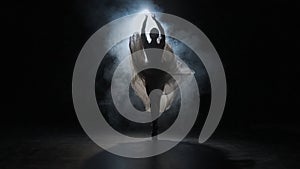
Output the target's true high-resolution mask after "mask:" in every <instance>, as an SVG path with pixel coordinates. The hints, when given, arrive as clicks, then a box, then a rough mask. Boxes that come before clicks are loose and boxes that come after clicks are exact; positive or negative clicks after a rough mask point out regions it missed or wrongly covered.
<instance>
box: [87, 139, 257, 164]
mask: <svg viewBox="0 0 300 169" xmlns="http://www.w3.org/2000/svg"><path fill="white" fill-rule="evenodd" d="M128 144H132V145H133V144H135V143H128ZM133 147H136V144H135V145H133ZM253 165H254V162H252V161H251V160H246V161H233V160H230V159H228V158H227V156H226V154H225V153H224V152H223V151H221V150H219V149H216V148H213V147H210V146H207V145H200V144H192V143H184V142H181V143H179V144H178V145H177V146H175V147H174V148H173V149H171V150H169V151H167V152H165V153H163V154H160V155H158V156H154V157H148V158H139V159H137V158H126V157H121V156H117V155H114V154H111V153H109V152H107V151H101V152H99V153H98V154H96V155H94V156H93V157H91V158H90V159H88V160H87V161H86V162H85V164H84V165H83V169H100V168H101V169H196V168H197V169H199V168H201V169H240V168H252V167H251V166H253Z"/></svg>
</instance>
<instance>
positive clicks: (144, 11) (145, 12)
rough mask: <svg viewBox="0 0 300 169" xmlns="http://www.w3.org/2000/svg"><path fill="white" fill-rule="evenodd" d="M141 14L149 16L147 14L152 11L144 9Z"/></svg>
mask: <svg viewBox="0 0 300 169" xmlns="http://www.w3.org/2000/svg"><path fill="white" fill-rule="evenodd" d="M141 13H143V14H146V15H147V14H150V11H149V10H148V9H144V10H142V11H141Z"/></svg>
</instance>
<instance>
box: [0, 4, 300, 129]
mask: <svg viewBox="0 0 300 169" xmlns="http://www.w3.org/2000/svg"><path fill="white" fill-rule="evenodd" d="M136 2H138V1H136ZM131 3H134V2H126V1H109V0H105V1H96V0H92V1H79V0H77V1H37V2H20V3H18V4H9V5H7V7H6V8H5V10H4V11H2V12H3V14H4V18H5V22H7V23H5V25H4V28H6V29H7V30H5V31H4V32H3V36H4V38H2V39H3V41H4V42H5V44H6V45H7V46H6V45H4V51H5V53H2V54H3V56H2V58H4V59H5V60H6V59H8V61H4V62H2V64H3V67H2V68H4V70H3V73H4V77H7V80H6V81H3V83H4V85H5V86H6V87H5V88H2V90H3V91H4V93H5V94H7V95H5V96H4V98H5V99H6V100H8V103H6V102H5V104H4V107H5V108H7V109H3V110H2V111H1V125H3V127H2V129H3V131H11V130H12V129H15V130H19V129H28V130H29V131H31V130H35V129H37V128H39V129H40V128H57V129H59V130H61V129H75V130H81V127H80V125H79V123H78V120H77V117H76V114H75V112H74V108H73V103H72V93H71V88H72V73H73V68H74V65H75V61H76V58H77V56H78V54H79V52H80V50H81V48H82V46H83V45H84V43H85V42H86V41H87V39H88V38H89V37H90V36H91V35H92V34H93V33H94V32H95V31H96V30H98V29H99V28H100V27H101V26H103V25H104V24H106V23H108V22H109V21H111V20H112V19H114V18H115V17H118V16H117V15H113V12H114V11H116V13H119V11H124V10H125V11H126V9H128V8H129V5H128V4H131ZM155 4H156V5H157V6H159V8H160V10H161V11H162V12H165V13H170V14H174V15H177V16H180V17H182V18H184V19H186V20H188V21H190V22H192V23H193V24H195V25H197V26H198V27H199V28H200V29H201V30H202V31H203V32H204V33H205V34H206V35H207V36H208V38H209V39H210V40H211V42H212V43H213V45H214V46H215V48H216V50H217V51H218V53H219V55H220V58H221V60H222V62H223V65H224V68H225V73H226V77H227V85H228V96H227V103H226V108H225V112H224V116H223V118H222V121H221V123H220V126H219V127H218V130H222V129H251V128H252V127H256V126H264V127H267V128H270V129H269V130H270V131H276V130H280V129H282V128H284V127H289V128H293V132H299V131H298V130H299V127H298V126H299V125H298V124H299V122H298V121H299V120H298V118H297V117H298V113H299V109H298V105H299V101H300V100H299V95H298V94H299V73H300V67H299V62H298V57H299V53H298V47H299V38H298V37H299V36H298V35H299V33H298V31H299V27H298V26H297V23H298V22H299V17H298V15H297V12H298V11H299V9H300V8H299V6H297V4H296V3H293V2H292V1H279V0H278V1H269V2H267V1H264V2H260V1H259V2H254V1H253V2H251V3H250V2H247V3H244V2H239V3H233V2H232V3H229V2H221V3H219V2H216V1H201V2H198V1H194V2H193V1H176V2H175V1H173V0H165V1H157V2H155ZM129 13H130V11H129Z"/></svg>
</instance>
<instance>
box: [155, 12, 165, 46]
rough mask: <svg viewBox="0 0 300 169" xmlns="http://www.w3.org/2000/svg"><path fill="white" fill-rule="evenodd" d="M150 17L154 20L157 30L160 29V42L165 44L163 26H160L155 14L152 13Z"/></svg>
mask: <svg viewBox="0 0 300 169" xmlns="http://www.w3.org/2000/svg"><path fill="white" fill-rule="evenodd" d="M152 18H153V20H154V21H155V23H156V25H157V27H158V29H159V31H160V34H161V40H160V42H161V43H163V44H165V39H166V36H165V31H164V28H163V27H162V26H161V24H160V23H159V22H158V21H157V20H156V17H155V15H152Z"/></svg>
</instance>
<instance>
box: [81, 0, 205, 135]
mask: <svg viewBox="0 0 300 169" xmlns="http://www.w3.org/2000/svg"><path fill="white" fill-rule="evenodd" d="M112 4H113V5H112ZM144 9H148V10H149V11H151V12H163V10H162V9H161V8H159V7H158V6H156V5H155V4H153V3H152V2H151V1H146V0H144V1H143V0H142V1H140V0H133V1H132V0H114V1H111V0H105V1H101V3H100V2H99V1H95V2H94V3H92V4H90V6H89V14H88V15H87V19H86V20H87V21H88V22H87V25H88V26H89V27H93V28H96V27H98V28H100V27H101V26H100V25H101V24H103V25H104V24H106V23H108V22H110V21H112V20H115V19H118V18H120V17H122V16H126V15H130V14H133V13H138V12H141V11H143V10H144ZM144 18H145V16H144V15H139V16H137V17H134V18H132V19H131V20H126V22H122V23H120V24H121V25H122V27H121V28H115V29H112V30H111V31H110V33H109V34H108V35H107V37H106V39H105V40H106V43H109V42H110V40H111V39H115V38H117V37H119V35H120V34H122V32H127V33H129V34H133V33H135V32H140V30H141V27H142V23H143V20H144ZM157 18H158V20H160V22H161V24H162V26H163V28H164V30H165V34H166V36H167V35H168V32H170V31H174V30H176V28H175V27H173V26H172V24H170V23H165V22H164V21H163V18H162V19H160V18H159V16H157ZM99 22H102V23H99ZM152 27H156V25H155V23H154V21H153V20H152V18H151V17H150V16H149V17H148V22H147V26H146V33H147V32H149V31H150V29H151V28H152ZM179 33H182V34H184V35H185V37H186V38H187V39H189V40H193V38H194V37H193V35H191V34H190V33H189V32H187V31H183V32H179ZM166 40H167V43H168V44H170V45H171V47H172V49H173V51H174V53H175V55H176V56H178V57H179V58H180V59H181V60H182V61H183V62H185V63H186V64H187V65H188V66H189V68H190V69H191V70H193V71H194V72H195V74H194V76H195V78H196V80H197V83H198V87H199V92H200V94H204V93H209V92H210V84H209V79H208V76H207V72H206V70H205V67H204V65H203V64H202V62H201V60H200V59H199V57H197V56H196V54H195V53H194V52H193V51H192V50H191V49H190V48H188V47H187V46H186V45H185V44H183V43H181V42H180V41H179V40H177V39H174V38H170V37H167V39H166ZM101 45H106V44H101ZM128 56H130V50H129V39H128V38H127V39H120V41H119V43H117V44H116V45H115V46H114V47H113V48H111V49H110V50H109V52H108V54H107V55H106V56H105V57H104V59H103V61H102V63H101V65H100V67H99V70H98V73H97V78H96V96H97V100H98V101H99V107H100V108H101V104H103V103H105V104H106V105H105V106H106V109H107V111H106V112H107V113H106V115H107V116H108V119H109V120H112V123H110V125H112V126H113V127H115V128H117V129H118V131H122V130H124V128H123V126H122V125H121V123H120V119H123V120H124V118H122V117H121V116H120V115H119V114H118V112H117V111H116V110H115V109H114V108H112V107H113V106H111V105H107V104H112V100H111V93H110V83H111V78H112V76H113V73H114V71H115V69H116V67H117V66H118V65H119V64H120V62H121V61H122V60H123V59H124V58H125V57H128ZM101 66H102V67H101ZM131 69H132V68H131V65H130V64H128V65H127V66H124V67H123V68H122V71H123V72H124V74H129V73H131ZM119 78H120V79H118V81H120V82H122V77H119ZM119 85H125V86H127V87H128V86H129V84H123V83H120V84H119ZM190 90H191V91H190V92H193V89H190ZM131 92H133V91H132V90H131ZM103 96H105V97H103ZM130 96H134V95H133V94H132V93H130ZM179 98H180V97H179V96H178V95H176V97H175V98H174V99H175V100H174V101H175V102H179ZM131 101H132V104H133V105H134V106H135V107H137V108H138V109H141V104H142V102H141V101H139V99H137V96H135V97H131ZM102 106H103V105H102ZM177 108H178V104H176V105H175V107H173V109H170V110H169V111H168V112H167V114H169V116H166V117H165V118H164V120H163V121H165V122H164V123H166V124H168V125H171V123H170V121H169V119H170V116H171V117H172V118H173V119H176V111H177ZM102 112H105V111H102ZM121 121H122V120H121ZM123 122H124V121H123ZM127 122H128V121H127ZM171 122H172V121H171ZM125 123H126V122H125ZM130 124H131V125H132V126H135V125H137V124H134V123H131V122H130ZM117 125H121V126H119V127H120V128H119V127H117ZM139 125H141V124H139ZM168 125H167V126H165V128H168ZM138 128H140V129H143V126H142V127H138Z"/></svg>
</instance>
